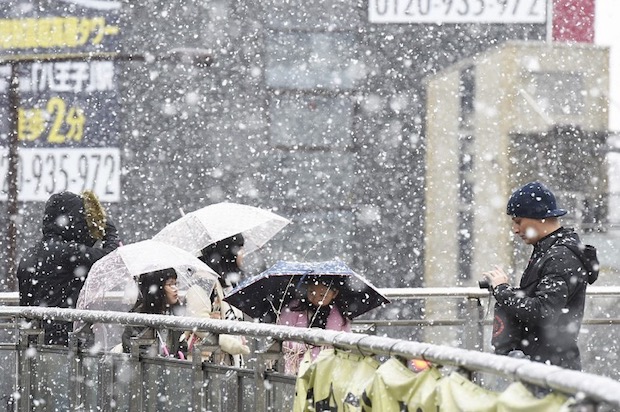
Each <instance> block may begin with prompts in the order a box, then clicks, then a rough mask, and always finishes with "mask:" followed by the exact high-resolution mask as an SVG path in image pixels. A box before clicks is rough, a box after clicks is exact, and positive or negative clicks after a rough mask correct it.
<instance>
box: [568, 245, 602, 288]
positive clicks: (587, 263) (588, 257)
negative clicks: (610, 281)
mask: <svg viewBox="0 0 620 412" xmlns="http://www.w3.org/2000/svg"><path fill="white" fill-rule="evenodd" d="M564 246H566V247H567V248H569V249H570V250H571V252H573V253H574V254H575V256H577V257H578V258H579V260H581V263H582V264H583V267H584V268H585V269H586V272H588V283H589V284H590V285H591V284H593V283H594V282H596V279H598V272H599V262H598V257H597V256H596V248H595V247H594V246H592V245H583V244H579V245H577V244H571V243H564Z"/></svg>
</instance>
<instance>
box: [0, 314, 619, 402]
mask: <svg viewBox="0 0 620 412" xmlns="http://www.w3.org/2000/svg"><path fill="white" fill-rule="evenodd" d="M0 316H4V317H7V316H17V317H25V318H33V319H55V320H63V321H82V322H86V323H91V324H95V323H115V324H121V325H141V326H149V327H159V328H161V327H165V328H170V329H180V330H193V329H195V330H200V331H209V332H212V333H216V334H221V333H225V334H235V335H244V336H248V337H263V338H268V337H270V338H272V339H274V340H278V341H282V340H294V341H303V342H305V343H309V344H313V345H332V346H335V347H338V348H342V349H348V350H356V351H358V352H360V353H362V354H365V355H388V356H399V357H402V358H406V359H413V358H419V359H425V360H428V361H430V362H433V363H435V364H440V365H447V366H455V367H461V368H464V369H467V370H470V371H480V372H487V373H492V374H495V375H498V376H502V377H506V378H510V379H516V380H520V381H523V382H527V383H531V384H534V385H537V386H541V387H546V388H550V389H553V390H557V391H559V392H563V393H566V394H571V395H577V396H578V397H579V398H587V399H590V400H592V401H595V402H602V403H605V404H609V405H614V406H617V407H620V382H618V381H615V380H613V379H610V378H607V377H603V376H598V375H593V374H589V373H584V372H577V371H571V370H566V369H562V368H559V367H556V366H549V365H545V364H542V363H536V362H531V361H529V360H525V359H516V358H510V357H506V356H497V355H494V354H490V353H482V352H477V351H468V350H464V349H459V348H453V347H447V346H439V345H433V344H428V343H422V342H412V341H404V340H398V339H392V338H388V337H379V336H370V335H365V334H357V333H346V332H338V331H330V330H320V329H319V330H317V329H302V328H297V327H289V326H281V325H272V324H261V323H254V322H236V321H227V320H213V319H203V318H194V317H183V316H167V315H146V314H136V313H124V312H110V311H89V310H77V309H59V308H38V307H19V306H4V307H2V306H0Z"/></svg>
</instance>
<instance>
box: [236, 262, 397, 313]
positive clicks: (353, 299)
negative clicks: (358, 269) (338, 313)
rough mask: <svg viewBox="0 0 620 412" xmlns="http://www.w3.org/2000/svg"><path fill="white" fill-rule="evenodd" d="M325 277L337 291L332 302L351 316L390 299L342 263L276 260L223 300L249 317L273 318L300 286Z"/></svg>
mask: <svg viewBox="0 0 620 412" xmlns="http://www.w3.org/2000/svg"><path fill="white" fill-rule="evenodd" d="M318 278H320V279H325V278H326V279H329V280H330V281H331V284H332V285H333V286H334V287H335V288H336V289H338V290H339V291H340V292H339V293H338V296H337V297H336V299H335V303H336V304H337V305H338V307H339V308H340V309H341V310H342V312H343V313H344V314H345V315H346V316H347V317H348V318H354V317H356V316H359V315H361V314H363V313H366V312H368V311H369V310H371V309H374V308H376V307H379V306H381V305H384V304H386V303H389V302H390V301H389V300H388V299H387V298H386V297H385V296H383V295H382V294H381V293H379V291H378V290H377V289H376V288H375V287H374V286H373V285H371V284H370V283H369V282H368V281H367V280H366V279H364V278H363V277H361V276H360V275H358V274H357V273H355V272H354V271H353V270H352V269H351V268H349V267H348V266H347V265H346V264H345V263H344V262H342V261H340V260H330V261H327V262H286V261H279V262H277V263H276V264H275V265H273V266H272V267H270V268H269V269H267V270H266V271H264V272H263V273H261V274H259V275H257V276H254V277H251V278H249V279H246V280H245V281H243V282H242V283H240V284H239V286H237V287H236V288H234V289H233V290H232V291H231V292H230V293H229V294H228V295H227V296H226V297H225V298H224V300H225V301H226V302H228V303H230V304H231V305H233V306H236V307H237V308H239V309H240V310H241V311H242V312H243V313H245V314H246V315H248V316H251V317H252V318H257V319H262V318H266V317H274V315H275V316H277V314H279V313H280V309H281V308H282V304H283V303H286V301H288V300H290V299H292V298H293V297H295V293H296V292H298V291H299V288H300V285H301V284H303V283H307V282H309V281H312V280H313V279H317V280H318Z"/></svg>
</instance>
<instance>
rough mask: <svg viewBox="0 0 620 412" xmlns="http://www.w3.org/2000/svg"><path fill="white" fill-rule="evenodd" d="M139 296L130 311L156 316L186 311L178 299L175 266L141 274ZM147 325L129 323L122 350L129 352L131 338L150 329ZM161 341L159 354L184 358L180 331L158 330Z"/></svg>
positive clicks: (157, 333)
mask: <svg viewBox="0 0 620 412" xmlns="http://www.w3.org/2000/svg"><path fill="white" fill-rule="evenodd" d="M138 289H139V291H140V296H139V298H138V301H137V302H136V304H135V305H134V307H133V308H132V309H131V310H130V312H136V313H150V314H153V315H175V316H183V315H184V310H183V306H182V305H181V302H180V300H179V288H178V286H177V273H176V271H175V270H174V269H173V268H167V269H161V270H156V271H153V272H148V273H144V274H142V275H140V277H139V278H138ZM147 329H148V328H147V327H145V326H128V327H126V328H125V330H124V332H123V336H122V347H123V352H125V353H129V351H130V349H131V347H130V346H131V345H130V343H131V338H132V337H135V336H138V335H140V334H141V333H142V332H144V331H145V330H147ZM155 334H156V335H157V337H158V340H159V342H160V351H159V354H160V355H163V356H173V357H176V358H180V359H185V357H186V356H185V352H186V351H187V347H182V345H181V342H180V338H181V334H182V333H181V332H179V331H174V330H171V331H168V330H166V329H161V330H159V329H158V330H156V331H155Z"/></svg>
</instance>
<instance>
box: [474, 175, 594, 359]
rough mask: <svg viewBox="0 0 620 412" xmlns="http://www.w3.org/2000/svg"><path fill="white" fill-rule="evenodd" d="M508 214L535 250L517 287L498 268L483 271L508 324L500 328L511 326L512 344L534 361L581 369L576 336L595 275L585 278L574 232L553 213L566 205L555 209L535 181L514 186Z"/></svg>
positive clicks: (562, 212)
mask: <svg viewBox="0 0 620 412" xmlns="http://www.w3.org/2000/svg"><path fill="white" fill-rule="evenodd" d="M507 213H508V215H510V216H512V231H513V233H514V234H515V235H516V236H519V237H520V238H521V239H523V241H524V242H525V243H526V244H529V245H533V246H534V250H533V252H532V256H531V257H530V260H529V263H528V265H527V268H526V269H525V272H524V273H523V275H522V277H521V283H520V285H519V287H518V288H517V287H514V286H511V285H510V284H509V283H508V282H509V279H508V276H507V275H506V273H505V272H504V271H503V270H502V269H501V268H499V267H496V268H495V269H493V270H491V271H489V272H486V273H484V276H485V277H486V278H487V280H488V281H489V283H490V284H491V286H492V288H493V295H494V296H495V299H496V301H497V305H499V306H500V307H501V310H502V311H503V312H505V316H507V319H508V322H509V323H511V325H500V327H502V326H506V327H507V328H511V327H515V326H516V329H517V330H518V333H515V335H516V336H515V337H514V339H513V341H512V346H513V347H512V348H511V349H513V350H517V351H518V350H520V351H522V352H523V353H524V354H525V355H527V356H528V357H529V358H530V359H532V360H534V361H538V362H544V363H548V364H552V365H557V366H561V367H564V368H568V369H575V370H580V369H581V359H580V355H579V348H578V346H577V337H578V335H579V329H580V328H581V321H582V319H583V312H584V303H585V296H586V285H587V283H588V281H589V280H590V283H592V282H593V281H594V279H588V274H589V272H588V270H587V269H586V265H585V264H584V260H583V259H584V256H582V255H581V253H580V250H583V245H582V244H581V242H580V240H579V236H578V235H577V234H576V233H575V232H574V231H573V230H572V229H567V228H564V227H562V226H561V224H560V221H559V219H558V218H559V217H560V216H563V215H565V214H566V210H563V209H559V208H557V206H556V200H555V196H554V195H553V193H552V192H551V191H550V190H549V189H547V188H546V187H545V186H544V185H543V184H541V183H539V182H532V183H528V184H526V185H525V186H523V187H522V188H520V189H518V190H516V191H515V192H514V193H513V194H512V196H511V197H510V200H509V201H508V206H507ZM494 329H497V324H496V325H495V326H494ZM497 332H498V331H497V330H494V334H495V333H497ZM496 351H497V348H496ZM503 353H506V351H505V348H504V352H503Z"/></svg>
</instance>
